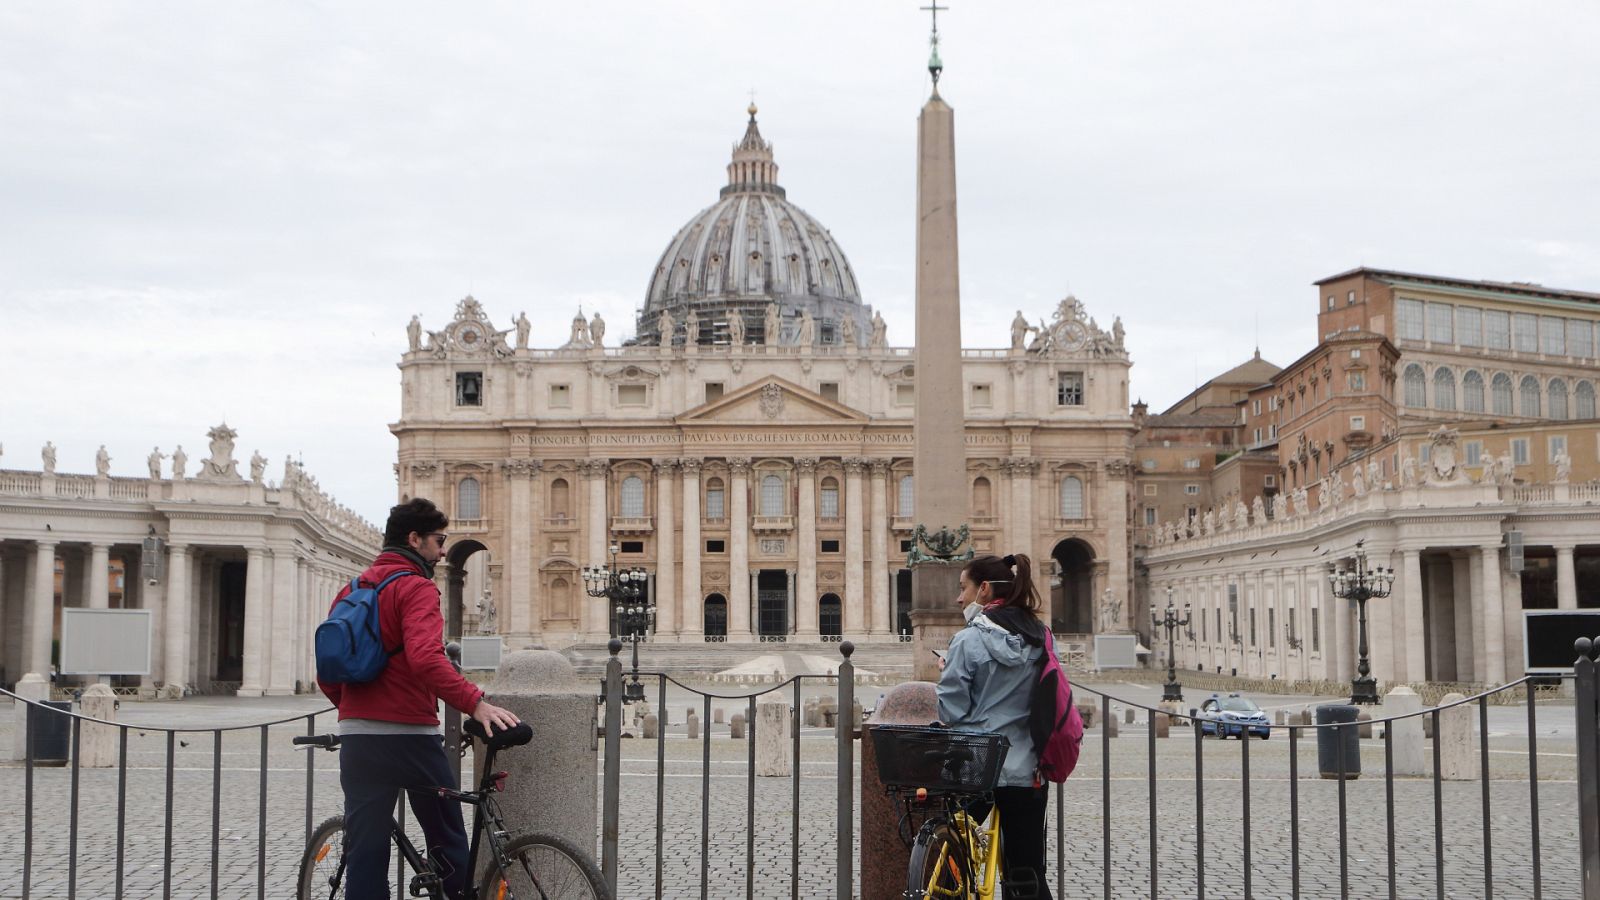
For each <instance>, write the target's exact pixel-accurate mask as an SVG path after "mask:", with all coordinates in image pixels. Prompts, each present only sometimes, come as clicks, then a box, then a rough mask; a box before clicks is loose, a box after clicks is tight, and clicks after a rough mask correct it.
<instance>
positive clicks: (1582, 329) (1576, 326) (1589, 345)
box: [1567, 319, 1594, 359]
mask: <svg viewBox="0 0 1600 900" xmlns="http://www.w3.org/2000/svg"><path fill="white" fill-rule="evenodd" d="M1567 353H1569V354H1570V355H1572V356H1576V357H1578V358H1579V359H1590V358H1592V357H1593V356H1594V329H1593V328H1592V327H1591V326H1590V325H1589V323H1588V322H1587V321H1585V320H1583V319H1568V320H1567Z"/></svg>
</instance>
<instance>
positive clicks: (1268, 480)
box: [1261, 475, 1278, 488]
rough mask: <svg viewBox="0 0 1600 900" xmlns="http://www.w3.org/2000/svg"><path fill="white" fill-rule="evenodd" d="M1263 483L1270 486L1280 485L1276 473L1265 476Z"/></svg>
mask: <svg viewBox="0 0 1600 900" xmlns="http://www.w3.org/2000/svg"><path fill="white" fill-rule="evenodd" d="M1261 483H1262V484H1263V485H1265V486H1267V487H1269V488H1275V487H1277V486H1278V476H1276V475H1267V476H1265V478H1264V479H1263V480H1262V482H1261Z"/></svg>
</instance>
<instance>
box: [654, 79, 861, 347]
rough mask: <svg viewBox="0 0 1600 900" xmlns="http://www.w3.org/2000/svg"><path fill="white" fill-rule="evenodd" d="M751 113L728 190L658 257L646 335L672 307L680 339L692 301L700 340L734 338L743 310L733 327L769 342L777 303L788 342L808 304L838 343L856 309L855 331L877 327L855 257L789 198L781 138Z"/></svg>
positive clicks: (824, 338)
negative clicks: (764, 133)
mask: <svg viewBox="0 0 1600 900" xmlns="http://www.w3.org/2000/svg"><path fill="white" fill-rule="evenodd" d="M749 113H750V121H749V124H748V125H747V126H746V127H745V133H744V138H743V139H742V140H740V141H739V143H738V144H736V145H735V146H734V148H733V159H732V160H731V161H730V162H729V163H728V183H727V185H726V186H725V187H723V188H722V195H721V198H720V199H718V201H717V202H716V203H714V204H712V205H711V206H708V207H706V208H705V209H703V210H701V211H700V212H698V213H696V214H695V216H694V218H692V219H690V220H689V222H688V224H686V225H684V226H683V228H681V229H679V231H678V233H677V234H676V235H674V236H673V238H672V241H671V242H670V243H669V244H668V245H667V249H666V252H664V253H662V254H661V259H660V260H659V261H658V262H657V264H656V269H655V272H654V273H653V274H652V275H651V278H650V288H649V291H648V292H647V293H646V295H645V302H644V306H643V308H642V309H641V310H640V313H639V321H638V338H637V340H638V341H639V342H640V343H647V344H655V343H659V342H660V340H661V327H662V325H663V324H667V323H668V321H669V320H668V319H667V318H666V317H663V316H662V313H663V312H665V313H667V314H668V315H669V316H670V323H671V324H672V325H673V331H674V336H673V341H674V343H679V344H681V343H683V342H684V341H685V340H686V339H687V334H686V332H685V330H684V327H683V326H684V323H685V321H686V319H687V318H688V317H689V314H690V312H691V311H693V313H694V316H695V318H696V322H697V325H698V329H697V330H698V339H699V342H700V343H703V344H713V343H717V344H720V343H727V342H728V341H729V340H730V328H729V322H730V320H731V319H732V318H733V317H735V316H737V317H741V318H742V319H743V320H744V323H743V324H744V327H743V329H742V330H741V329H739V328H734V329H732V330H731V331H732V337H733V338H734V339H737V338H738V337H740V336H741V335H742V336H743V339H744V340H745V341H748V342H755V343H760V342H762V341H763V340H764V339H765V322H766V316H767V309H768V307H769V306H770V305H771V304H773V303H777V304H778V309H779V313H780V316H781V321H782V323H783V331H784V334H783V336H782V338H781V341H782V342H783V343H790V342H792V338H793V337H794V336H795V335H796V334H797V333H798V329H797V323H798V322H799V319H800V316H801V314H802V312H809V313H810V314H811V316H812V317H813V318H814V319H815V320H816V323H817V326H818V327H816V328H815V329H814V333H813V340H814V341H815V342H816V343H818V344H830V343H837V342H838V341H839V340H840V336H841V328H840V323H841V321H842V320H843V319H844V318H846V317H848V318H850V319H853V320H854V323H853V324H854V329H853V330H854V333H856V334H858V335H864V334H866V333H868V329H869V327H870V325H869V321H868V320H869V318H870V315H871V313H870V310H869V308H867V307H865V306H863V305H862V303H861V291H860V288H859V287H858V286H857V285H856V276H855V272H854V271H852V270H851V268H850V261H849V260H847V259H846V258H845V255H844V250H842V249H841V248H840V247H839V244H838V243H837V242H836V241H835V240H834V239H833V235H831V234H829V233H828V229H826V228H824V227H823V226H822V224H821V223H820V222H818V221H817V220H816V219H814V218H812V217H811V215H810V214H809V213H807V212H806V211H805V210H803V209H801V208H800V207H798V206H795V205H794V204H793V203H790V202H789V200H788V199H787V197H786V195H785V192H784V189H783V188H782V187H780V186H779V185H778V165H777V163H776V162H774V161H773V157H772V145H771V144H769V143H767V142H766V141H765V140H763V139H762V137H761V131H760V130H759V129H758V128H757V127H756V107H755V105H754V104H751V106H750V109H749Z"/></svg>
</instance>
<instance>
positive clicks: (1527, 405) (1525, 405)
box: [1517, 375, 1541, 416]
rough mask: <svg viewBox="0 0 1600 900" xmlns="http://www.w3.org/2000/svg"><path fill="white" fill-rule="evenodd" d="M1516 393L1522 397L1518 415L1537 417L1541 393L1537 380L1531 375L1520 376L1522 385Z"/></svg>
mask: <svg viewBox="0 0 1600 900" xmlns="http://www.w3.org/2000/svg"><path fill="white" fill-rule="evenodd" d="M1518 393H1520V394H1521V395H1522V398H1521V404H1522V406H1521V408H1520V409H1518V410H1517V411H1518V413H1519V414H1521V415H1524V416H1537V415H1539V406H1540V403H1539V394H1540V393H1541V392H1540V390H1539V379H1537V378H1535V377H1533V376H1532V375H1524V376H1522V384H1521V385H1520V386H1519V389H1518Z"/></svg>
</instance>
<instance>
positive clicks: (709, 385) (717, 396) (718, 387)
mask: <svg viewBox="0 0 1600 900" xmlns="http://www.w3.org/2000/svg"><path fill="white" fill-rule="evenodd" d="M722 391H723V387H722V382H720V381H708V382H706V402H707V403H714V402H716V401H718V400H721V399H722Z"/></svg>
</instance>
